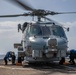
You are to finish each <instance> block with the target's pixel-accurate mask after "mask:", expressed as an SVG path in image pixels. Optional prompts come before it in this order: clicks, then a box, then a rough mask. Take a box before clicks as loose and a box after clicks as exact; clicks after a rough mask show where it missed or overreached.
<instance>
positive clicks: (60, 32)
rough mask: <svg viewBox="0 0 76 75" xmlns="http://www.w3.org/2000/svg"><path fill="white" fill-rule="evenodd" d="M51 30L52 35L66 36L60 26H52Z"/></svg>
mask: <svg viewBox="0 0 76 75" xmlns="http://www.w3.org/2000/svg"><path fill="white" fill-rule="evenodd" d="M52 31H53V35H56V36H60V37H66V35H65V33H64V30H63V28H62V27H60V26H54V27H53V28H52Z"/></svg>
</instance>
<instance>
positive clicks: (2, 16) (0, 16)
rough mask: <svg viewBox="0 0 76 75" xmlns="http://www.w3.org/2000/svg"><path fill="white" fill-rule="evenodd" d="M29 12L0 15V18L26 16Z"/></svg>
mask: <svg viewBox="0 0 76 75" xmlns="http://www.w3.org/2000/svg"><path fill="white" fill-rule="evenodd" d="M28 15H29V14H27V13H26V14H17V15H0V18H5V17H19V16H28Z"/></svg>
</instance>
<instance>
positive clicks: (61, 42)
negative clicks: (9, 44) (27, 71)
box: [0, 0, 76, 65]
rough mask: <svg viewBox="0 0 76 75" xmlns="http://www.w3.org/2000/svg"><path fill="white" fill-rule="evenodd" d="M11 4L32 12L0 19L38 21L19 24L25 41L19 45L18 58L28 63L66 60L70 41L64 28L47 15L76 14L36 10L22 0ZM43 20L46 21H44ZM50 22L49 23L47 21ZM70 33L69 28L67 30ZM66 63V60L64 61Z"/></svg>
mask: <svg viewBox="0 0 76 75" xmlns="http://www.w3.org/2000/svg"><path fill="white" fill-rule="evenodd" d="M9 1H10V2H11V3H14V4H16V5H19V6H21V7H22V8H23V9H25V10H27V11H30V12H28V13H24V14H15V15H1V16H0V18H5V17H18V16H31V17H34V16H36V17H37V21H33V22H25V23H24V24H23V25H21V24H18V31H20V30H21V31H22V34H23V39H22V40H21V45H18V46H17V48H18V58H24V59H23V65H24V64H25V63H26V62H30V63H33V62H52V61H60V60H63V58H64V59H65V57H66V52H67V48H68V40H67V37H66V34H65V31H64V27H63V26H62V25H61V24H59V23H56V22H55V21H53V20H51V19H49V18H47V17H46V16H47V15H58V14H73V13H76V12H54V11H48V10H42V9H34V8H32V7H30V6H29V5H27V4H26V3H24V2H23V1H21V0H9ZM42 18H43V19H44V20H42ZM46 20H48V21H46ZM67 31H69V28H67ZM63 62H64V60H63Z"/></svg>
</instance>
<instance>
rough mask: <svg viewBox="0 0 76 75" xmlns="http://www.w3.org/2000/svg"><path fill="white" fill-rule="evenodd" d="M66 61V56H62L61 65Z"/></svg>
mask: <svg viewBox="0 0 76 75" xmlns="http://www.w3.org/2000/svg"><path fill="white" fill-rule="evenodd" d="M64 62H65V58H64V57H62V58H61V60H60V62H59V64H60V65H63V64H64Z"/></svg>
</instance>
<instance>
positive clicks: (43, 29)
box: [30, 25, 51, 36]
mask: <svg viewBox="0 0 76 75" xmlns="http://www.w3.org/2000/svg"><path fill="white" fill-rule="evenodd" d="M30 32H31V34H32V35H43V36H46V35H50V34H51V32H50V28H49V27H47V26H40V25H32V26H31V27H30Z"/></svg>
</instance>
